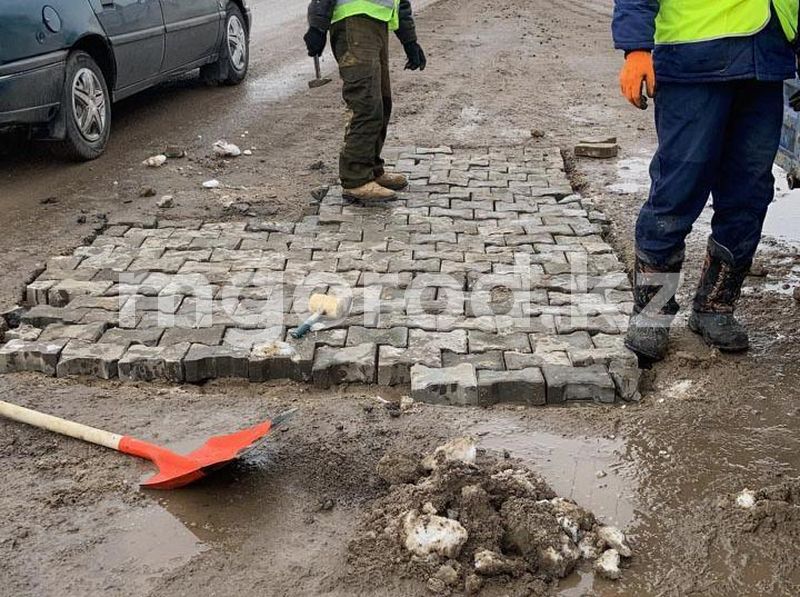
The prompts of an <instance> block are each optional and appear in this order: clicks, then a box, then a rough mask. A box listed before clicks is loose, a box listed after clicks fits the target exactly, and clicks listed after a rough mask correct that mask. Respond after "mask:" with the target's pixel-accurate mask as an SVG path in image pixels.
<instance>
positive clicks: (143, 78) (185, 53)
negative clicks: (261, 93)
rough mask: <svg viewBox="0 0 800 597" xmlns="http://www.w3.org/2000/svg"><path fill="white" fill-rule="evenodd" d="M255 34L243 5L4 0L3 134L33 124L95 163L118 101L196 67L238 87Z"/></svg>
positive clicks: (0, 55)
mask: <svg viewBox="0 0 800 597" xmlns="http://www.w3.org/2000/svg"><path fill="white" fill-rule="evenodd" d="M249 35H250V11H249V9H248V7H247V4H246V1H245V0H2V1H0V128H6V127H8V126H16V125H23V126H28V127H30V130H31V132H32V135H33V136H35V137H37V138H46V139H53V140H55V141H56V147H57V149H58V150H60V153H62V154H64V155H66V156H68V157H70V158H73V159H78V160H91V159H94V158H96V157H97V156H99V155H100V154H101V153H102V152H103V150H104V149H105V147H106V143H107V142H108V137H109V132H110V130H111V104H112V102H115V101H117V100H121V99H123V98H126V97H128V96H131V95H133V94H134V93H137V92H139V91H142V90H144V89H147V88H148V87H152V86H153V85H155V84H157V83H159V82H161V81H163V80H165V79H169V78H171V77H175V76H176V75H178V74H181V73H185V72H187V71H191V70H193V69H196V68H199V69H200V76H201V77H202V79H204V80H205V81H207V82H209V83H217V84H222V85H237V84H239V83H241V82H242V81H243V80H244V78H245V76H246V75H247V69H248V64H249V58H250V51H249Z"/></svg>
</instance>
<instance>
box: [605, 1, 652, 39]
mask: <svg viewBox="0 0 800 597" xmlns="http://www.w3.org/2000/svg"><path fill="white" fill-rule="evenodd" d="M658 8H659V6H658V0H614V22H613V24H612V26H611V28H612V32H613V34H614V47H615V48H617V49H618V50H625V51H631V50H652V49H653V47H654V46H655V35H656V15H658Z"/></svg>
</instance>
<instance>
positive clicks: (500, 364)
mask: <svg viewBox="0 0 800 597" xmlns="http://www.w3.org/2000/svg"><path fill="white" fill-rule="evenodd" d="M461 363H470V364H472V365H473V366H474V367H475V369H478V370H480V369H490V370H493V371H503V370H504V369H505V368H506V366H505V361H504V360H503V353H502V352H501V351H499V350H490V351H488V352H480V353H475V354H458V353H455V352H449V351H446V350H445V351H443V352H442V366H443V367H454V366H455V365H459V364H461Z"/></svg>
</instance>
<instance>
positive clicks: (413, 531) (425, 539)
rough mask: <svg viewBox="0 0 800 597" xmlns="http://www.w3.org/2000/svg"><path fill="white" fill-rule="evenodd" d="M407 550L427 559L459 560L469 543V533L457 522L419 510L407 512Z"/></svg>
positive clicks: (405, 525)
mask: <svg viewBox="0 0 800 597" xmlns="http://www.w3.org/2000/svg"><path fill="white" fill-rule="evenodd" d="M403 529H404V531H405V535H406V540H405V545H406V549H408V550H409V551H410V552H412V553H414V554H416V555H418V556H421V557H425V556H428V555H430V554H436V555H440V556H443V557H446V558H457V557H458V554H459V553H461V548H462V547H463V546H464V544H465V543H466V542H467V538H468V535H467V531H466V529H465V528H464V527H463V526H461V524H459V523H458V522H456V521H455V520H450V519H449V518H443V517H441V516H435V515H431V514H422V515H421V514H420V513H419V512H418V511H417V510H411V511H410V512H407V513H406V515H405V516H404V517H403Z"/></svg>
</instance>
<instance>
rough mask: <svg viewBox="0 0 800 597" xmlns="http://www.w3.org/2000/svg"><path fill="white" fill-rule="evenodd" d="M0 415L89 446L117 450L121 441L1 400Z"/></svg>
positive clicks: (78, 424)
mask: <svg viewBox="0 0 800 597" xmlns="http://www.w3.org/2000/svg"><path fill="white" fill-rule="evenodd" d="M0 415H2V416H4V417H6V418H8V419H11V420H12V421H18V422H19V423H27V424H28V425H32V426H34V427H38V428H39V429H46V430H47V431H53V432H55V433H60V434H61V435H66V436H68V437H74V438H75V439H80V440H83V441H85V442H89V443H90V444H97V445H98V446H105V447H106V448H111V449H112V450H119V442H120V441H121V440H122V436H121V435H117V434H116V433H111V432H109V431H103V430H102V429H95V428H94V427H89V426H88V425H81V424H80V423H75V422H74V421H67V420H66V419H61V418H59V417H54V416H53V415H46V414H44V413H40V412H37V411H35V410H31V409H29V408H23V407H22V406H17V405H16V404H10V403H8V402H3V401H2V400H0Z"/></svg>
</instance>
